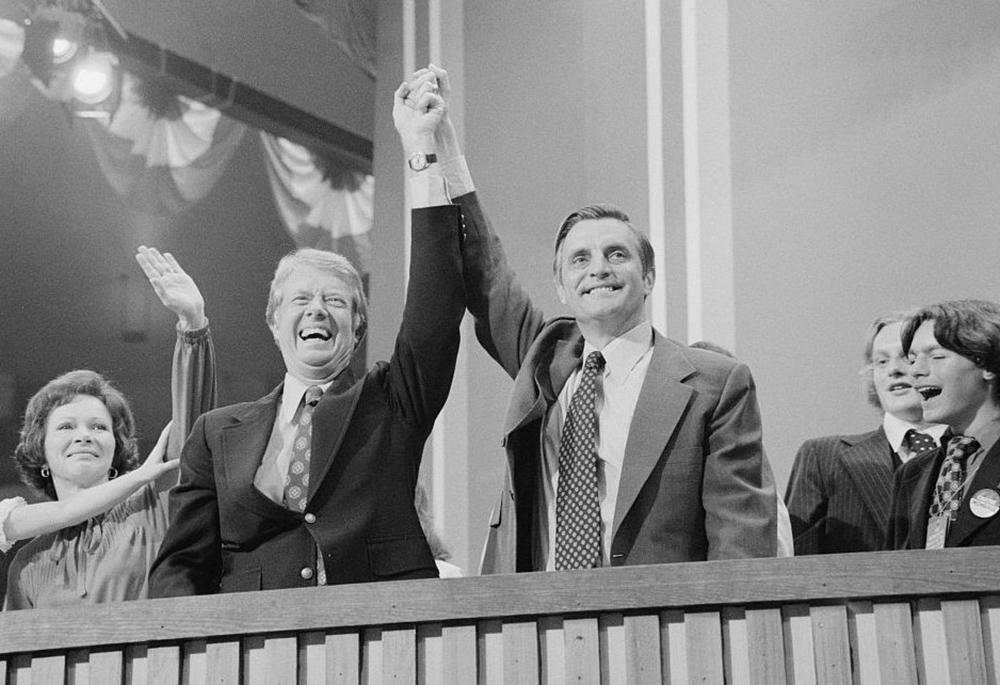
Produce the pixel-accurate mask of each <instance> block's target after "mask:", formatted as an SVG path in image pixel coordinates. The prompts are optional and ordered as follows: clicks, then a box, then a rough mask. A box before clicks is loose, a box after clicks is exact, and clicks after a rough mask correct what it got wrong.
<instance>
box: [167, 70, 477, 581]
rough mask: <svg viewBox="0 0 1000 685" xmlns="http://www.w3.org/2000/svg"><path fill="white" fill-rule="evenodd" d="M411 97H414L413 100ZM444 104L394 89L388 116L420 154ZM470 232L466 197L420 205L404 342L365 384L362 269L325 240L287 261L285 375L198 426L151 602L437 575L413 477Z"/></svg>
mask: <svg viewBox="0 0 1000 685" xmlns="http://www.w3.org/2000/svg"><path fill="white" fill-rule="evenodd" d="M411 96H416V97H419V98H420V102H419V105H420V106H419V107H418V108H410V107H408V106H407V105H405V104H404V100H405V99H406V98H407V97H411ZM442 107H443V104H442V102H441V101H440V98H438V97H437V96H436V95H435V94H434V93H433V92H429V91H426V90H425V91H423V92H421V93H420V94H419V95H414V94H411V93H410V92H409V90H408V89H406V88H405V87H401V88H400V89H398V90H397V92H396V94H395V105H394V109H393V116H394V119H395V120H396V126H397V129H398V130H399V133H400V137H401V139H402V143H403V148H404V151H405V152H406V154H407V155H408V156H410V157H411V158H412V156H413V155H427V156H429V157H432V156H433V153H434V139H433V135H432V131H433V129H434V127H435V126H436V122H437V121H438V120H440V117H441V115H442V111H443V110H442ZM462 231H463V226H462V216H461V210H460V208H459V207H457V206H453V205H452V206H439V207H429V208H426V209H420V210H416V211H414V212H413V221H412V235H413V240H412V260H411V264H410V280H409V289H408V293H407V299H406V306H405V309H404V311H403V321H402V324H401V327H400V330H399V334H398V336H397V338H396V345H395V349H394V352H393V354H392V357H391V359H390V360H389V362H387V363H386V362H380V363H378V364H376V365H375V366H373V367H372V368H371V369H370V370H369V371H368V372H367V373H365V374H364V376H363V377H362V378H360V379H357V380H356V379H355V378H354V377H353V375H352V373H351V371H350V368H349V367H350V361H351V358H352V357H353V355H354V352H355V350H356V349H357V347H358V343H359V342H360V341H361V339H362V338H363V336H364V332H365V328H366V320H367V309H366V303H365V296H364V292H363V290H362V285H361V279H360V277H359V276H358V273H357V271H355V269H354V268H353V267H352V266H351V264H350V263H349V262H348V261H347V260H346V259H344V258H343V257H341V256H339V255H336V254H334V253H330V252H323V251H320V250H298V251H296V252H293V253H291V254H289V255H288V256H286V257H285V258H284V259H282V261H281V262H280V263H279V265H278V268H277V270H276V272H275V276H274V280H273V282H272V284H271V293H270V296H269V301H268V307H267V323H268V326H269V328H270V329H271V332H272V334H273V335H274V339H275V342H276V343H277V345H278V347H279V349H280V350H281V354H282V357H283V358H284V361H285V367H286V375H285V380H284V382H283V383H282V384H281V385H279V386H278V387H277V388H275V389H274V391H273V392H271V393H270V394H269V395H267V396H266V397H263V398H261V399H259V400H257V401H256V402H249V403H243V404H237V405H233V406H230V407H224V408H221V409H217V410H215V411H212V412H209V413H208V414H205V415H204V416H202V417H201V418H200V419H199V420H198V422H197V423H196V424H195V426H194V428H193V430H192V432H191V437H190V438H189V439H188V441H187V444H186V445H185V447H184V451H183V453H182V456H181V475H180V483H179V484H178V486H177V488H176V489H175V490H174V491H173V492H172V494H171V498H170V512H171V523H170V529H169V531H168V533H167V536H166V539H165V540H164V542H163V545H162V547H161V548H160V553H159V556H158V558H157V559H156V562H155V564H154V566H153V569H152V572H151V576H150V596H151V597H166V596H175V595H191V594H206V593H214V592H240V591H247V590H267V589H274V588H289V587H303V586H314V585H318V584H324V583H329V584H334V583H355V582H364V581H375V580H390V579H405V578H431V577H437V575H438V571H437V567H436V566H435V562H434V556H433V555H432V554H431V550H430V548H429V547H428V544H427V541H426V539H425V537H424V534H423V532H422V531H421V526H420V521H419V518H418V515H417V512H416V510H415V508H414V488H415V486H416V482H417V473H418V470H419V465H420V458H421V454H422V451H423V447H424V443H425V441H426V439H427V437H428V435H429V434H430V432H431V429H432V427H433V424H434V420H435V417H436V416H437V415H438V413H439V411H440V410H441V408H442V407H443V405H444V403H445V399H446V398H447V395H448V390H449V388H450V386H451V381H452V375H453V372H454V366H455V358H456V354H457V352H458V345H459V324H460V323H461V320H462V316H463V314H464V308H465V298H464V284H463V282H462V274H461V254H460V249H461V248H460V241H461V235H462ZM320 390H321V391H322V393H321V394H320V393H319V391H320ZM317 397H318V399H317ZM310 426H312V428H310Z"/></svg>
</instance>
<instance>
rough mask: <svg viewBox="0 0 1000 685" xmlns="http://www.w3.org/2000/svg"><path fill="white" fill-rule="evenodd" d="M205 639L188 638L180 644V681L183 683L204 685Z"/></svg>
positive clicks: (206, 645) (206, 668)
mask: <svg viewBox="0 0 1000 685" xmlns="http://www.w3.org/2000/svg"><path fill="white" fill-rule="evenodd" d="M207 648H208V643H207V641H205V640H190V641H188V642H185V643H183V644H182V645H181V682H182V683H184V685H205V676H206V675H207V672H208V657H207V655H206V654H205V650H206V649H207Z"/></svg>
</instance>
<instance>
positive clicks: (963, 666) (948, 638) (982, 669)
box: [941, 599, 987, 685]
mask: <svg viewBox="0 0 1000 685" xmlns="http://www.w3.org/2000/svg"><path fill="white" fill-rule="evenodd" d="M941 614H942V618H943V619H944V632H945V643H946V644H947V649H948V671H949V675H950V676H951V679H952V682H955V683H963V685H986V682H987V678H986V653H985V651H984V649H983V626H982V623H981V620H980V618H979V601H978V600H975V599H959V600H947V601H942V602H941Z"/></svg>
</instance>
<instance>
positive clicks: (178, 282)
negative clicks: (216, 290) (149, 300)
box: [135, 245, 208, 330]
mask: <svg viewBox="0 0 1000 685" xmlns="http://www.w3.org/2000/svg"><path fill="white" fill-rule="evenodd" d="M135 260H136V261H137V262H139V266H141V267H142V271H143V273H145V274H146V278H148V279H149V282H150V284H151V285H152V286H153V290H154V291H155V292H156V296H157V297H159V298H160V302H162V303H163V304H164V305H165V306H166V307H167V308H168V309H170V310H171V311H172V312H174V313H175V314H176V315H177V318H178V320H179V321H180V323H181V328H183V329H186V330H197V329H199V328H204V327H205V324H206V323H207V322H208V320H207V319H206V318H205V300H204V298H202V296H201V291H200V290H198V286H197V285H196V284H195V282H194V279H193V278H191V277H190V276H188V275H187V273H186V272H185V271H184V269H182V268H181V265H180V264H178V263H177V260H176V259H174V256H173V255H172V254H170V253H169V252H168V253H166V254H165V255H164V254H160V251H159V250H157V249H156V248H155V247H146V246H145V245H143V246H141V247H140V248H139V253H138V254H136V256H135Z"/></svg>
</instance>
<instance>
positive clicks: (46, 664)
mask: <svg viewBox="0 0 1000 685" xmlns="http://www.w3.org/2000/svg"><path fill="white" fill-rule="evenodd" d="M31 682H33V683H45V685H63V683H65V682H66V657H65V656H64V655H62V654H48V655H45V656H36V657H34V658H33V659H32V660H31Z"/></svg>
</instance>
